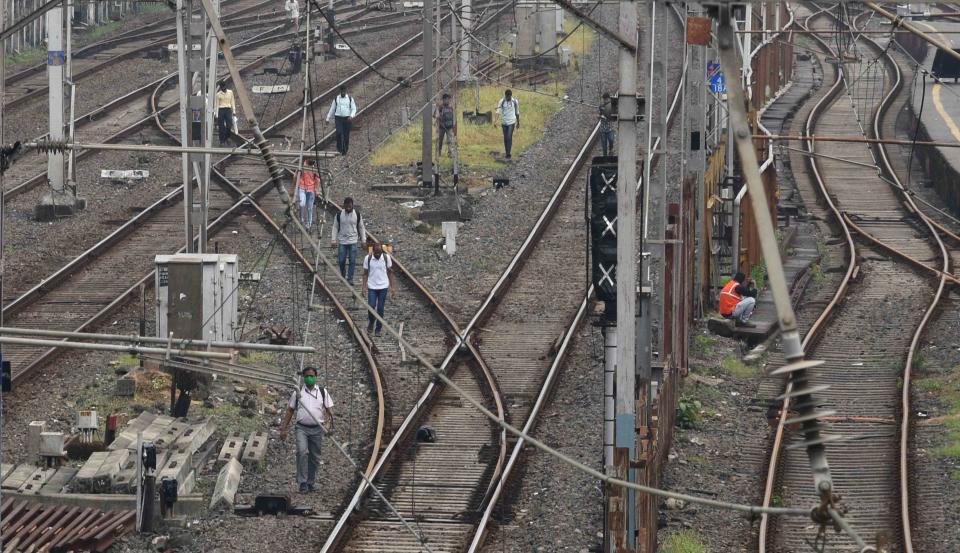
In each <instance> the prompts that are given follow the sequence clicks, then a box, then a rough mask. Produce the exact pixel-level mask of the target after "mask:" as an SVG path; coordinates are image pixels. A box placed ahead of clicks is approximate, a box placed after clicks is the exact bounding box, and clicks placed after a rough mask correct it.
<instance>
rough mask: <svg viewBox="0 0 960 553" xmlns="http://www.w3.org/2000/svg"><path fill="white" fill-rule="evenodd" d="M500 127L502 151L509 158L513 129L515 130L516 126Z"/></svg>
mask: <svg viewBox="0 0 960 553" xmlns="http://www.w3.org/2000/svg"><path fill="white" fill-rule="evenodd" d="M500 126H501V127H503V151H504V153H505V154H507V157H510V150H512V149H513V129H515V128H517V124H516V123H514V124H513V125H500Z"/></svg>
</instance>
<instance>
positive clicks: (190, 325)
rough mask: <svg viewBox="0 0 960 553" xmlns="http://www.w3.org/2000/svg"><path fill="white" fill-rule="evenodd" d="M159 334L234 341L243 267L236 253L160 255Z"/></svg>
mask: <svg viewBox="0 0 960 553" xmlns="http://www.w3.org/2000/svg"><path fill="white" fill-rule="evenodd" d="M156 263H157V272H156V276H155V279H156V287H155V289H156V291H157V336H158V337H160V338H166V337H167V335H168V334H169V333H171V332H172V333H173V336H174V338H192V339H200V340H222V341H232V340H234V339H235V338H234V330H235V329H236V328H237V295H238V291H237V286H238V284H239V267H238V263H237V256H236V255H234V254H176V255H158V256H157V257H156Z"/></svg>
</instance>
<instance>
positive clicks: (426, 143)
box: [420, 0, 434, 186]
mask: <svg viewBox="0 0 960 553" xmlns="http://www.w3.org/2000/svg"><path fill="white" fill-rule="evenodd" d="M432 15H433V0H424V2H423V79H424V81H423V103H424V108H423V137H422V150H421V152H420V155H421V160H422V164H421V167H422V170H423V174H422V178H423V182H422V185H423V186H432V185H433V55H434V54H433V46H434V45H433V18H432V17H431V16H432Z"/></svg>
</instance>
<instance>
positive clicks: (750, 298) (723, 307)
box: [720, 273, 757, 328]
mask: <svg viewBox="0 0 960 553" xmlns="http://www.w3.org/2000/svg"><path fill="white" fill-rule="evenodd" d="M756 305H757V289H756V287H755V286H754V282H753V279H752V278H747V276H746V275H744V274H743V273H737V274H736V275H734V277H733V278H732V279H730V281H729V282H727V284H726V285H724V287H723V290H721V291H720V315H721V316H722V317H723V318H725V319H734V321H735V322H736V325H737V326H741V327H746V328H753V327H755V326H757V325H755V324H753V323H750V322H749V321H750V315H753V308H754V307H756Z"/></svg>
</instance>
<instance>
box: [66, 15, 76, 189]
mask: <svg viewBox="0 0 960 553" xmlns="http://www.w3.org/2000/svg"><path fill="white" fill-rule="evenodd" d="M66 3H67V14H66V25H67V67H66V72H67V84H69V85H70V112H69V113H70V118H69V119H68V120H67V121H68V123H67V124H68V126H69V131H68V133H67V136H68V139H69V140H70V141H71V142H73V137H74V132H73V131H74V120H73V119H74V117H75V112H76V107H77V83H75V82H73V0H66ZM67 182H68V183H69V184H70V187H71V188H72V189H73V193H74V194H77V193H78V192H79V190H78V189H77V170H76V152H73V151H71V152H70V155H69V156H68V158H67Z"/></svg>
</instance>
